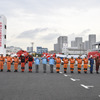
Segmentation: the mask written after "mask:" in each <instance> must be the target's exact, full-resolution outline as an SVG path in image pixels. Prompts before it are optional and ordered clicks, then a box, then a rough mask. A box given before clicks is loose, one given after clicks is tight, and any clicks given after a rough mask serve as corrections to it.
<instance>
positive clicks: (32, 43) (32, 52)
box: [31, 42, 34, 53]
mask: <svg viewBox="0 0 100 100" xmlns="http://www.w3.org/2000/svg"><path fill="white" fill-rule="evenodd" d="M31 44H32V53H33V45H34V42H31Z"/></svg>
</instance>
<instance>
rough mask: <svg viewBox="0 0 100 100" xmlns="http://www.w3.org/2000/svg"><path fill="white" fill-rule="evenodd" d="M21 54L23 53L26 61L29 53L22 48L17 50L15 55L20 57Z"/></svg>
mask: <svg viewBox="0 0 100 100" xmlns="http://www.w3.org/2000/svg"><path fill="white" fill-rule="evenodd" d="M22 54H24V56H25V59H26V62H28V55H29V53H28V52H27V51H24V50H20V51H18V52H17V56H18V57H19V58H20V57H21V55H22Z"/></svg>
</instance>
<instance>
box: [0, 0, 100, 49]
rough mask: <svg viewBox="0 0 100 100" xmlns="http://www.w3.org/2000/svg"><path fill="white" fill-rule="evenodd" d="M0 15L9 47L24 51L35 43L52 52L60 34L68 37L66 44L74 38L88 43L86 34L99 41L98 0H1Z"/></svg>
mask: <svg viewBox="0 0 100 100" xmlns="http://www.w3.org/2000/svg"><path fill="white" fill-rule="evenodd" d="M0 13H1V15H2V14H3V15H5V16H6V17H7V25H8V30H7V41H9V42H8V43H7V45H8V46H9V45H14V46H21V47H22V48H23V49H26V46H31V44H30V43H31V41H34V46H35V47H36V46H43V47H48V48H49V50H51V49H53V44H55V43H56V42H57V39H56V38H57V37H58V36H60V35H67V36H68V37H69V44H70V41H71V40H73V39H74V38H75V36H80V37H81V36H82V37H83V40H84V41H85V40H87V39H88V34H97V41H99V36H100V35H99V34H100V33H99V32H100V0H1V1H0ZM42 29H44V30H42ZM50 34H51V35H50ZM12 36H13V38H12ZM18 37H19V38H18ZM50 38H52V39H51V40H52V42H50V41H48V40H50ZM24 44H25V45H24Z"/></svg>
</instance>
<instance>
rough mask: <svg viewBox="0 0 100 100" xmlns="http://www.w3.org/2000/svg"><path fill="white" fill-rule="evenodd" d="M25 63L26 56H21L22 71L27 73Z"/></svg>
mask: <svg viewBox="0 0 100 100" xmlns="http://www.w3.org/2000/svg"><path fill="white" fill-rule="evenodd" d="M25 63H26V60H25V56H24V54H22V55H21V71H22V72H24V71H25Z"/></svg>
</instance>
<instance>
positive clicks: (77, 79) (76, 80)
mask: <svg viewBox="0 0 100 100" xmlns="http://www.w3.org/2000/svg"><path fill="white" fill-rule="evenodd" d="M70 79H71V80H72V81H74V82H75V81H80V79H73V78H70Z"/></svg>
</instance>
